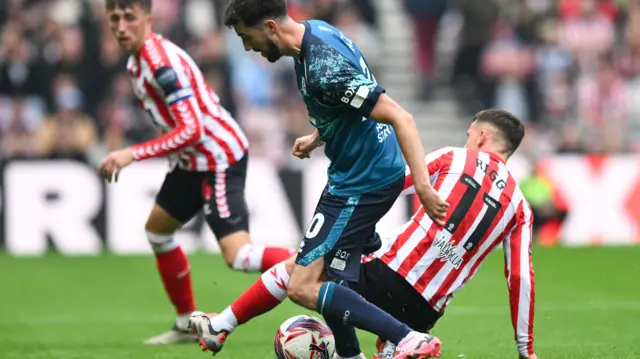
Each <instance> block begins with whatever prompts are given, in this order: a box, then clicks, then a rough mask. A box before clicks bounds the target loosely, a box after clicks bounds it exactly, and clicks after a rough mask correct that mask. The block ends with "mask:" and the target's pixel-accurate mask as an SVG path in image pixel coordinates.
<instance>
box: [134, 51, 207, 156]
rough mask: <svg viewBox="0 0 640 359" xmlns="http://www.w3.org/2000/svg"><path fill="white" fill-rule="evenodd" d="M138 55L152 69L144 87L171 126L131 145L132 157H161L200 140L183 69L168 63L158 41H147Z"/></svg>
mask: <svg viewBox="0 0 640 359" xmlns="http://www.w3.org/2000/svg"><path fill="white" fill-rule="evenodd" d="M141 58H142V59H143V60H144V61H145V62H146V63H147V64H148V66H149V67H150V70H151V71H152V73H153V84H148V86H147V91H148V92H150V94H149V95H150V96H151V97H153V98H154V99H156V105H157V107H158V111H159V113H160V115H161V116H162V117H164V120H165V121H167V122H169V123H173V124H175V126H173V129H172V130H171V131H170V132H168V133H166V134H165V135H163V136H161V137H159V138H156V139H153V140H150V141H147V142H144V143H140V144H137V145H134V146H133V155H134V158H135V159H136V160H144V159H148V158H153V157H163V156H167V155H169V154H171V153H174V152H178V151H180V150H182V149H184V148H186V147H189V146H192V145H194V144H196V143H198V142H200V141H201V137H202V136H203V135H204V130H203V126H202V112H201V110H200V108H199V106H198V103H197V101H196V98H195V95H194V91H193V88H192V86H191V83H190V81H189V77H188V76H187V74H186V73H185V71H184V69H183V68H182V67H181V66H179V65H177V64H173V63H171V61H170V60H169V57H168V56H167V53H166V51H165V50H164V47H163V46H162V44H161V43H160V41H156V40H151V41H149V42H148V43H147V44H146V45H145V46H144V47H143V49H142V51H141Z"/></svg>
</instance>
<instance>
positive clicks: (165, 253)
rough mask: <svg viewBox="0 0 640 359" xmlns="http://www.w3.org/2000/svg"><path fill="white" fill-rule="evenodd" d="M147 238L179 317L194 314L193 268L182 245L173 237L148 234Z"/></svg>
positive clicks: (165, 287)
mask: <svg viewBox="0 0 640 359" xmlns="http://www.w3.org/2000/svg"><path fill="white" fill-rule="evenodd" d="M147 238H148V239H149V243H151V246H152V248H153V251H154V253H155V256H156V266H157V267H158V271H159V272H160V277H161V278H162V283H163V284H164V289H165V291H166V292H167V295H168V296H169V299H170V300H171V303H173V306H174V307H175V309H176V312H177V313H178V315H182V314H188V313H191V312H193V311H194V310H195V309H196V304H195V300H194V296H193V289H192V287H191V268H190V266H189V259H188V258H187V256H186V255H185V253H184V252H183V251H182V248H181V247H180V244H179V243H178V241H177V240H176V239H175V238H173V236H172V235H159V234H154V233H149V232H147Z"/></svg>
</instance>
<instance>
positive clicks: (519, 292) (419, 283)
mask: <svg viewBox="0 0 640 359" xmlns="http://www.w3.org/2000/svg"><path fill="white" fill-rule="evenodd" d="M467 134H468V139H467V144H466V147H465V148H454V147H446V148H442V149H439V150H436V151H434V152H432V153H430V154H429V155H427V157H426V162H427V166H428V169H429V173H430V177H431V182H432V183H431V184H432V185H433V186H434V188H435V189H436V190H437V191H438V193H439V194H440V195H441V196H442V197H443V198H446V201H447V202H448V203H449V204H450V205H451V207H450V208H449V211H448V213H447V217H446V224H445V226H444V227H439V226H437V225H436V224H434V223H433V221H431V220H430V219H429V217H428V216H426V215H425V213H424V209H423V208H422V207H420V209H419V210H418V212H417V213H416V214H415V215H414V216H413V217H412V219H411V220H410V221H409V222H408V223H407V224H406V225H405V226H404V227H403V228H402V230H401V231H400V233H399V235H398V236H397V237H395V238H393V239H392V240H389V241H385V244H384V245H383V247H382V248H381V249H380V250H379V251H378V252H376V253H375V254H373V255H370V256H366V257H363V262H364V265H363V266H362V270H361V275H360V280H359V282H358V283H349V284H348V285H349V286H350V287H351V288H353V289H354V290H355V291H356V292H358V293H359V294H360V295H362V296H363V297H365V298H366V299H367V300H368V301H370V302H372V303H374V304H375V305H377V306H378V307H380V308H382V309H383V310H385V311H387V312H388V313H389V314H391V315H392V316H394V317H395V318H396V319H398V320H400V321H402V322H404V323H406V324H408V325H409V326H410V327H411V328H413V329H414V330H417V331H420V332H428V331H430V330H431V329H432V328H433V326H434V324H435V323H436V321H437V320H438V319H439V318H440V317H441V316H442V314H443V312H444V309H445V307H446V306H447V304H448V303H449V302H450V301H451V299H452V297H453V294H454V292H456V291H457V290H459V289H461V288H462V287H464V285H465V284H466V283H468V281H469V280H470V279H471V278H472V277H473V275H474V274H475V273H476V271H477V269H478V267H479V266H480V264H481V263H482V262H483V261H484V260H485V258H486V257H487V255H489V253H490V252H491V251H492V250H493V249H495V248H496V247H498V246H499V245H501V244H502V245H503V247H504V249H505V252H504V253H505V274H506V278H507V284H508V288H509V303H510V308H511V316H512V322H513V326H514V329H515V332H516V342H517V348H518V353H519V355H520V357H521V358H528V359H535V358H537V357H536V355H535V353H534V350H533V314H534V303H535V291H534V278H533V267H532V264H531V253H530V250H531V231H532V227H531V224H532V222H533V218H532V214H531V209H530V207H529V204H528V203H527V201H526V199H525V198H524V197H523V195H522V192H521V191H520V188H519V187H518V185H517V184H516V181H515V180H514V178H513V177H512V176H511V174H510V173H509V171H508V170H507V167H506V165H505V163H506V161H507V160H508V158H509V157H510V156H511V154H513V152H515V150H516V149H517V147H518V146H519V145H520V142H521V141H522V138H523V137H524V127H523V125H522V123H521V122H520V120H518V119H517V118H515V117H514V116H512V115H511V114H509V113H507V112H505V111H500V110H487V111H482V112H480V113H478V114H477V115H476V118H475V121H474V122H473V123H472V124H471V126H470V127H469V130H468V131H467ZM407 174H408V175H407V178H406V181H405V190H404V193H405V194H410V193H412V191H413V183H412V180H411V176H410V175H409V172H407ZM291 265H292V261H291V260H288V261H286V262H284V263H279V264H278V265H276V266H275V267H274V268H272V269H271V270H270V271H268V272H265V273H264V274H263V275H262V277H261V279H260V280H258V281H257V282H256V283H255V284H254V285H253V286H252V287H250V288H249V289H248V290H247V291H246V292H245V293H244V294H243V295H242V296H240V297H239V298H238V299H237V300H236V301H235V302H234V303H233V304H232V305H231V306H230V307H229V308H227V309H226V310H225V311H223V312H222V313H221V314H220V315H218V316H210V317H209V318H208V319H207V321H208V322H209V323H210V324H211V328H212V332H210V333H198V334H199V335H201V336H203V335H204V336H205V339H207V340H208V341H209V343H210V344H212V343H215V344H217V345H218V346H217V348H218V350H219V349H220V348H221V345H222V343H224V341H225V339H226V336H227V335H228V334H229V333H231V332H232V331H233V330H234V329H235V328H236V327H237V326H238V325H239V323H245V322H247V321H248V320H250V319H251V318H253V317H255V316H257V315H260V314H262V313H264V312H266V311H268V310H270V309H271V308H273V307H275V306H276V305H277V304H278V303H280V301H282V300H284V298H286V288H287V283H288V279H289V277H288V272H290V270H291V268H290V267H291ZM260 296H268V297H270V298H271V303H272V306H271V307H264V306H255V303H256V302H257V301H258V299H257V298H259V297H260ZM247 308H250V309H251V310H249V311H248V310H247ZM247 312H249V313H250V315H243V316H241V317H239V316H237V315H236V314H237V313H247ZM201 318H202V316H199V315H196V316H194V317H192V319H191V321H192V322H195V321H202V319H201ZM380 343H381V344H382V345H381V346H380V348H379V349H380V350H381V354H380V356H379V358H381V359H382V358H384V359H387V358H392V357H393V355H395V354H394V351H395V350H396V349H398V350H399V351H401V352H402V351H403V350H405V349H406V348H403V343H402V342H401V343H400V345H399V346H398V348H395V346H385V345H384V343H383V342H382V341H380ZM387 344H388V343H387ZM405 346H406V345H405ZM389 350H390V351H389ZM385 351H386V352H385ZM385 354H390V355H391V356H390V357H387V356H384V355H385ZM361 357H363V355H362V354H361V355H360V356H359V357H358V358H361Z"/></svg>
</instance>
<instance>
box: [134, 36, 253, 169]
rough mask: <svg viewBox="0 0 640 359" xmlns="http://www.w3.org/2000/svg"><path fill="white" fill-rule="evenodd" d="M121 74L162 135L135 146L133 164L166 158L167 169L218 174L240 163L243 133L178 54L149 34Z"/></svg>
mask: <svg viewBox="0 0 640 359" xmlns="http://www.w3.org/2000/svg"><path fill="white" fill-rule="evenodd" d="M127 69H128V71H129V75H130V77H131V81H132V82H133V89H134V92H135V94H136V96H137V97H138V99H139V100H140V104H141V105H142V107H143V108H144V109H145V110H146V111H147V113H148V114H149V115H150V116H151V119H152V120H153V122H154V124H155V125H156V126H157V127H159V128H160V130H161V131H162V133H163V135H162V136H161V137H159V138H157V139H154V140H151V141H148V142H145V143H141V144H138V145H135V146H134V147H133V153H134V158H135V159H136V160H143V159H147V158H152V157H164V156H168V157H169V161H170V164H171V167H174V166H175V165H178V166H179V167H180V168H182V169H184V170H188V171H210V170H217V171H224V170H225V169H227V168H228V167H229V166H230V165H232V164H234V163H236V162H237V161H239V160H240V159H242V157H243V156H244V155H245V153H246V152H247V148H248V146H249V142H248V140H247V138H246V136H245V134H244V132H243V131H242V130H241V129H240V126H239V125H238V124H237V123H236V121H235V120H234V119H233V117H232V116H231V115H230V114H229V113H228V112H227V111H226V110H225V109H224V108H222V106H220V101H219V98H218V96H217V95H216V94H215V93H214V92H213V91H212V90H211V89H210V88H209V86H208V85H207V84H206V83H205V80H204V76H203V75H202V72H201V71H200V69H199V68H198V66H197V65H196V64H195V62H194V61H193V59H192V58H191V57H190V56H189V55H188V54H187V53H186V52H185V51H184V50H182V49H181V48H179V47H178V46H177V45H175V44H174V43H172V42H171V41H169V40H167V39H165V38H163V37H162V36H160V35H157V34H151V35H149V37H148V38H147V40H146V41H145V43H144V46H143V47H142V49H141V50H140V53H139V55H138V56H130V57H129V61H128V64H127Z"/></svg>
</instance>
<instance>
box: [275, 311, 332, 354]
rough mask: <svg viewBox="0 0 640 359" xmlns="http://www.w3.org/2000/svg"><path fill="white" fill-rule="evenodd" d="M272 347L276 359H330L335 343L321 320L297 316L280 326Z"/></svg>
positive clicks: (329, 330)
mask: <svg viewBox="0 0 640 359" xmlns="http://www.w3.org/2000/svg"><path fill="white" fill-rule="evenodd" d="M273 347H274V350H275V352H276V357H277V358H278V359H332V358H333V356H334V354H335V351H336V342H335V339H334V338H333V333H332V332H331V329H329V327H328V326H327V325H326V324H325V323H324V322H323V321H322V320H320V319H318V318H316V317H312V316H309V315H297V316H295V317H292V318H289V319H287V320H286V321H285V322H284V323H282V325H280V328H278V331H277V332H276V337H275V338H274V340H273Z"/></svg>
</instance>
